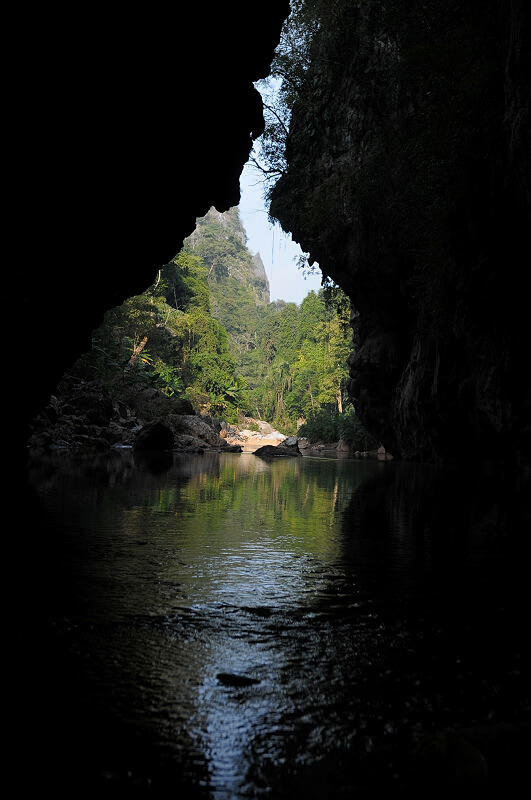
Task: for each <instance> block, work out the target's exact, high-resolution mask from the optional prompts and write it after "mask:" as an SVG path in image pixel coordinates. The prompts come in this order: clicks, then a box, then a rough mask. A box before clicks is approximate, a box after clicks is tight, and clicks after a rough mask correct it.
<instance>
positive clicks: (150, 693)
mask: <svg viewBox="0 0 531 800" xmlns="http://www.w3.org/2000/svg"><path fill="white" fill-rule="evenodd" d="M30 480H31V484H32V486H33V488H34V490H35V493H36V498H37V499H36V510H37V512H38V513H36V515H35V519H36V522H35V530H34V533H35V538H36V540H37V544H36V545H33V548H34V549H35V553H36V558H35V574H34V575H33V576H32V579H31V585H32V587H33V589H34V590H35V591H34V594H32V598H34V599H32V605H31V612H30V616H31V620H32V621H31V630H32V633H31V637H30V640H31V644H29V643H28V631H27V629H26V630H24V631H23V633H22V638H23V639H24V640H25V642H24V646H23V647H22V648H21V653H22V655H21V656H20V659H21V664H20V669H21V674H24V675H26V673H27V675H28V677H27V681H28V694H29V697H30V698H31V699H30V702H31V704H32V709H34V713H35V720H36V722H35V726H36V732H35V729H34V735H36V737H37V741H39V742H40V744H39V751H40V753H41V755H42V763H41V764H40V766H39V770H40V771H41V773H42V774H43V775H44V776H47V780H51V781H52V784H54V785H55V786H56V787H57V788H59V787H61V788H63V787H67V788H68V787H70V788H71V787H72V786H76V787H88V788H90V789H92V790H93V792H94V796H100V795H101V792H102V791H106V790H108V792H109V794H110V796H119V794H120V793H124V794H126V795H130V796H143V795H144V794H146V796H161V797H177V796H180V794H179V793H180V792H186V793H187V795H186V796H197V797H212V798H216V799H219V800H222V799H223V800H225V798H227V799H228V798H258V797H298V796H301V797H347V796H354V794H355V793H356V792H357V794H356V796H360V792H364V791H365V792H367V796H371V791H370V788H371V786H374V785H375V782H376V781H377V782H378V783H379V784H381V785H382V786H385V787H388V788H390V789H393V788H398V789H400V788H402V787H404V786H405V785H406V784H407V781H408V779H409V777H408V776H409V772H410V769H411V767H410V754H411V752H412V751H413V750H414V749H415V747H417V745H418V743H419V741H421V740H423V738H424V737H425V736H426V735H427V734H429V733H431V732H433V731H442V730H446V729H448V728H459V729H461V728H464V729H470V728H480V729H481V730H483V729H489V730H491V729H492V730H494V729H495V728H496V726H498V727H499V726H500V725H501V724H503V725H507V724H510V725H513V724H518V725H520V723H521V722H522V721H525V720H527V719H528V718H529V694H528V691H529V689H528V662H527V661H526V660H525V656H524V655H523V652H525V650H526V648H525V642H522V639H525V638H526V637H525V634H524V635H522V623H521V619H520V613H521V604H522V603H523V602H524V600H525V599H526V598H525V597H523V594H525V593H526V590H524V589H523V586H524V585H525V581H524V582H523V578H524V568H523V566H522V561H521V558H520V557H519V556H520V554H519V553H518V552H517V551H516V550H515V548H514V547H513V539H512V538H511V530H509V532H508V531H507V524H506V516H507V515H506V514H505V511H504V509H503V508H502V509H501V512H500V506H499V504H496V505H495V506H493V505H492V502H491V498H490V495H489V490H486V491H483V492H482V493H481V492H480V493H479V496H477V497H476V496H475V499H474V501H473V503H472V504H471V505H467V504H466V503H465V494H467V496H468V491H469V489H470V491H471V492H472V488H471V487H466V485H465V486H464V485H463V481H462V480H461V479H459V481H457V482H456V481H452V480H451V479H447V478H446V477H445V476H444V475H443V477H442V478H441V477H440V475H439V473H437V480H436V481H435V482H433V481H432V479H431V477H430V471H429V470H428V468H426V467H424V468H420V467H415V466H413V465H398V464H395V463H393V462H391V463H389V462H378V461H360V460H354V459H328V458H306V457H305V458H302V459H295V458H293V459H278V460H274V461H264V460H262V459H260V458H258V457H256V456H255V455H254V454H251V453H243V454H241V455H238V454H221V455H220V454H204V455H193V456H189V455H187V456H184V455H179V454H175V455H173V456H171V457H169V459H167V460H165V461H160V460H159V461H155V462H151V463H150V462H145V461H139V460H138V458H137V457H135V456H134V455H133V454H132V453H131V452H123V453H114V454H111V455H108V454H105V455H101V456H93V455H91V456H88V455H87V456H80V455H77V456H76V455H72V454H69V453H56V454H52V455H48V456H45V457H44V456H42V455H39V456H38V457H35V459H34V460H32V463H31V468H30ZM434 486H435V487H436V488H435V489H434V488H433V487H434ZM471 508H472V511H471V510H470V509H471ZM500 514H501V516H502V517H503V519H504V526H503V528H502V529H500V523H499V519H500ZM504 514H505V516H504ZM471 515H475V517H474V519H475V521H474V524H469V523H470V519H471ZM477 520H479V522H478V521H477ZM518 524H520V523H519V522H517V521H516V522H514V525H513V526H518ZM510 527H511V526H510V525H509V528H510ZM513 538H514V539H517V537H513ZM28 649H29V653H28ZM45 782H46V781H45ZM65 793H67V789H65ZM363 796H365V794H364V795H363Z"/></svg>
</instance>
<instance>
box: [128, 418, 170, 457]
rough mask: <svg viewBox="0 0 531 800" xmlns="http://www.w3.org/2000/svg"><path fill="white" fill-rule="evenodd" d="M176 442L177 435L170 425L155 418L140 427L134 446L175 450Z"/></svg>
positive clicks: (147, 448) (157, 449) (148, 449)
mask: <svg viewBox="0 0 531 800" xmlns="http://www.w3.org/2000/svg"><path fill="white" fill-rule="evenodd" d="M174 442H175V435H174V433H173V431H172V429H171V428H170V427H169V425H167V424H166V423H165V422H163V421H162V420H155V421H154V422H149V423H148V424H147V425H144V426H143V427H142V428H141V429H140V431H139V433H138V435H137V437H136V439H135V443H134V445H133V448H134V449H135V450H142V451H161V450H173V446H174Z"/></svg>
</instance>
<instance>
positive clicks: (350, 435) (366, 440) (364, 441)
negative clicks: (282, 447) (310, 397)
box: [297, 408, 378, 451]
mask: <svg viewBox="0 0 531 800" xmlns="http://www.w3.org/2000/svg"><path fill="white" fill-rule="evenodd" d="M297 436H299V437H306V438H307V439H308V440H309V441H310V442H319V441H320V442H337V441H338V440H339V439H342V440H343V441H344V442H345V444H347V445H348V446H349V447H350V449H351V450H361V451H365V450H374V449H375V448H376V447H378V442H377V441H376V439H375V438H374V437H373V436H371V434H370V433H368V432H367V430H366V429H365V428H364V427H363V425H362V424H361V422H360V421H359V419H358V418H357V416H356V412H355V411H354V409H353V408H350V409H348V411H345V412H344V413H343V414H338V413H337V412H335V413H333V412H330V410H328V409H321V410H319V411H317V412H316V413H315V414H313V415H312V416H311V417H310V419H309V420H308V421H307V422H305V423H304V424H303V425H301V426H300V428H299V429H298V431H297Z"/></svg>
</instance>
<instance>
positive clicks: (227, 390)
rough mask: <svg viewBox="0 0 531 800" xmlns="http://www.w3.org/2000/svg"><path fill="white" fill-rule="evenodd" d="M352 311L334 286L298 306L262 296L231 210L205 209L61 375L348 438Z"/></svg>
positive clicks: (260, 275)
mask: <svg viewBox="0 0 531 800" xmlns="http://www.w3.org/2000/svg"><path fill="white" fill-rule="evenodd" d="M349 314H350V309H349V304H348V300H347V298H346V297H345V295H344V294H343V292H342V291H341V290H340V289H338V288H337V287H334V286H332V285H327V286H326V287H325V288H323V289H321V290H320V291H319V292H318V293H315V292H310V293H309V294H308V295H307V296H306V298H305V299H304V300H303V302H302V303H301V304H300V306H297V305H296V304H295V303H286V302H284V301H282V300H277V301H276V302H274V303H270V302H269V285H268V281H267V276H266V274H265V271H264V268H263V265H262V263H261V260H260V257H259V256H258V255H257V256H254V257H253V256H252V255H251V253H250V252H249V250H248V248H247V246H246V235H245V231H244V229H243V227H242V224H241V221H240V218H239V213H238V209H237V208H233V209H231V210H230V211H229V212H227V213H225V214H220V213H218V212H217V211H216V210H215V209H211V210H210V212H209V213H208V214H207V215H206V216H205V217H203V218H202V219H200V220H198V221H197V227H196V230H195V231H194V233H193V234H192V235H191V236H190V237H189V238H188V239H187V240H186V242H185V243H184V247H183V249H182V250H181V252H180V253H178V254H177V256H176V257H175V258H174V259H172V261H170V262H169V263H168V264H166V265H164V266H163V267H162V268H161V269H160V271H159V273H158V275H157V278H156V281H155V283H154V284H153V285H152V286H151V287H149V289H147V290H146V291H145V292H143V293H142V294H141V295H138V296H136V297H132V298H130V299H129V300H127V301H126V302H125V303H123V304H122V305H121V306H118V307H117V308H114V309H112V310H110V311H109V312H107V314H106V315H105V319H104V322H103V324H102V325H101V326H100V328H98V330H96V331H95V332H94V336H93V347H92V350H91V351H90V352H89V353H87V354H86V355H84V356H83V357H82V358H81V359H79V360H78V362H77V363H76V364H75V366H74V367H73V369H72V370H71V373H70V377H71V378H72V377H74V378H75V377H77V378H85V379H88V378H90V379H93V378H99V379H101V380H103V381H104V382H105V383H106V384H107V385H108V386H109V388H110V389H111V390H112V391H113V392H114V394H115V395H116V396H118V397H120V398H121V399H123V400H124V402H126V403H129V404H131V405H133V406H134V405H135V396H136V395H137V394H139V393H140V390H143V389H145V387H146V386H151V387H154V388H156V389H158V390H159V391H160V392H162V393H164V394H165V395H167V396H168V397H172V398H174V400H175V399H178V398H183V399H186V400H187V401H189V402H190V403H191V405H192V406H193V408H194V409H195V410H196V411H198V412H208V413H210V414H212V415H214V416H218V417H222V418H223V419H225V420H226V421H228V422H237V421H238V419H241V418H242V417H243V416H252V417H255V418H258V419H263V420H267V421H268V422H270V423H271V424H272V425H274V426H275V427H276V428H278V429H279V430H281V431H282V432H284V433H286V434H288V433H295V432H296V431H297V429H298V428H299V427H300V426H301V425H303V424H306V428H302V429H301V435H303V434H304V435H311V436H312V437H313V438H318V437H319V434H320V435H321V437H323V436H324V437H325V438H333V439H337V438H339V437H340V436H341V435H345V436H346V438H347V439H348V438H352V437H349V436H348V433H349V430H350V431H352V430H354V428H355V427H356V425H357V424H358V423H357V422H355V423H354V424H353V423H352V420H353V419H355V418H353V417H352V413H353V412H352V409H351V410H350V412H349V413H346V411H345V388H344V387H345V382H346V378H347V365H346V360H347V356H348V354H349V351H350V347H351V330H350V327H349ZM339 420H343V422H344V424H343V427H342V428H341V427H340V426H339ZM347 420H350V421H351V422H350V428H348V425H347Z"/></svg>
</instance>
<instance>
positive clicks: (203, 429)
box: [167, 414, 225, 447]
mask: <svg viewBox="0 0 531 800" xmlns="http://www.w3.org/2000/svg"><path fill="white" fill-rule="evenodd" d="M167 422H168V425H170V426H171V428H172V429H173V430H174V432H175V433H176V434H177V436H182V435H186V436H193V437H194V438H195V439H200V440H201V442H202V444H203V445H205V444H208V445H210V446H211V447H223V446H224V445H225V440H224V439H223V438H222V437H221V436H220V435H219V433H218V432H217V431H216V430H215V429H214V428H213V427H212V426H211V425H209V423H208V422H207V419H206V418H204V417H198V416H196V415H192V414H179V415H177V414H172V415H171V416H169V417H168V418H167Z"/></svg>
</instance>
